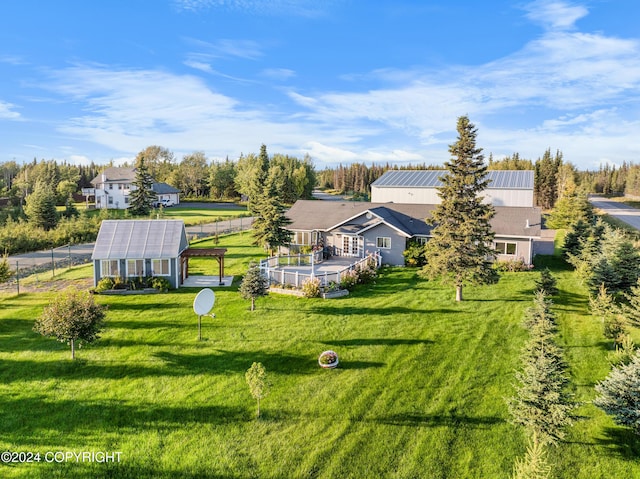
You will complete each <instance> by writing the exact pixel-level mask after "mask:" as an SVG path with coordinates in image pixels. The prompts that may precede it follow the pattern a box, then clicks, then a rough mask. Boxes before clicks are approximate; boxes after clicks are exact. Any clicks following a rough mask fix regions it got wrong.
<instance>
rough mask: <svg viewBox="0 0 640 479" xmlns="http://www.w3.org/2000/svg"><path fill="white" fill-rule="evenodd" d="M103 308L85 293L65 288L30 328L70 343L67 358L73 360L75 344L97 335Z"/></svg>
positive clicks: (100, 325)
mask: <svg viewBox="0 0 640 479" xmlns="http://www.w3.org/2000/svg"><path fill="white" fill-rule="evenodd" d="M105 309H106V308H105V307H104V306H101V305H99V304H96V303H95V302H94V300H93V297H92V296H91V295H90V294H89V293H87V292H81V291H77V290H74V289H69V290H67V291H65V292H63V293H62V294H58V295H56V297H55V298H54V300H53V301H52V302H51V303H50V304H49V305H48V306H47V307H45V308H44V311H43V313H42V314H41V315H40V317H38V319H37V320H36V323H35V325H34V327H33V329H34V331H36V332H38V333H40V334H42V335H43V336H53V337H54V338H56V339H57V340H58V341H61V342H65V343H68V344H70V345H71V359H75V346H76V344H77V345H78V346H81V345H82V342H86V343H92V342H94V341H95V340H96V339H98V338H99V337H100V332H101V331H102V327H103V322H104V317H105Z"/></svg>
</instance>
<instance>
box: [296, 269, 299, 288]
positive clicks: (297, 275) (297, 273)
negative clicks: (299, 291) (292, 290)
mask: <svg viewBox="0 0 640 479" xmlns="http://www.w3.org/2000/svg"><path fill="white" fill-rule="evenodd" d="M299 275H300V273H299V272H298V271H296V288H299V287H300V286H299V285H298V277H299Z"/></svg>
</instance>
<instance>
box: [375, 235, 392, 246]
mask: <svg viewBox="0 0 640 479" xmlns="http://www.w3.org/2000/svg"><path fill="white" fill-rule="evenodd" d="M376 246H377V247H378V248H382V249H391V238H389V237H388V236H379V237H377V238H376Z"/></svg>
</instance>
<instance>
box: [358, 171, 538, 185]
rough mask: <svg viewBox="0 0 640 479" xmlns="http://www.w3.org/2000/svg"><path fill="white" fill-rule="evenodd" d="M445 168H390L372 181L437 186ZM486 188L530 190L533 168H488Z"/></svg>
mask: <svg viewBox="0 0 640 479" xmlns="http://www.w3.org/2000/svg"><path fill="white" fill-rule="evenodd" d="M446 174H447V171H446V170H390V171H387V172H386V173H385V174H383V175H382V176H381V177H380V178H378V179H377V180H376V181H374V182H373V183H372V184H371V186H375V187H378V188H398V187H413V188H437V187H439V186H442V182H441V181H440V177H441V176H444V175H446ZM487 179H488V180H489V181H490V183H489V187H488V189H510V190H532V189H533V170H489V171H487Z"/></svg>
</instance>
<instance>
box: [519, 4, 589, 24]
mask: <svg viewBox="0 0 640 479" xmlns="http://www.w3.org/2000/svg"><path fill="white" fill-rule="evenodd" d="M524 9H525V10H526V11H527V17H528V18H529V19H530V20H531V21H533V22H535V23H539V24H541V25H542V26H543V27H545V28H547V29H549V30H568V29H573V28H574V27H575V23H576V22H577V21H578V20H579V19H581V18H582V17H584V16H586V15H588V13H589V11H588V10H587V8H586V7H584V6H582V5H571V4H568V3H567V2H564V1H559V0H537V1H535V2H531V3H529V4H527V5H525V6H524Z"/></svg>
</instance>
